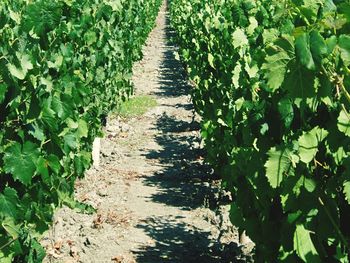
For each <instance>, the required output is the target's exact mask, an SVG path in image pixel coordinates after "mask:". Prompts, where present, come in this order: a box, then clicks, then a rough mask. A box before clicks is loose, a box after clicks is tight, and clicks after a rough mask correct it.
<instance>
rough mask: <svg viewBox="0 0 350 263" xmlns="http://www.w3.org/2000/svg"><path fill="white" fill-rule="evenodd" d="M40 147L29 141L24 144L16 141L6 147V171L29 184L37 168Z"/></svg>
mask: <svg viewBox="0 0 350 263" xmlns="http://www.w3.org/2000/svg"><path fill="white" fill-rule="evenodd" d="M38 149H39V147H38V146H37V145H36V144H34V143H32V142H30V141H27V142H25V143H24V145H23V146H22V145H21V144H20V143H18V142H16V143H14V144H13V145H12V146H10V147H9V148H7V149H6V151H5V155H4V158H3V160H4V169H5V172H7V173H11V174H12V175H13V178H14V179H16V180H19V181H20V182H22V183H23V184H25V185H29V184H30V183H31V181H32V176H33V175H34V172H35V170H36V165H35V161H36V160H37V159H38V158H39V150H38Z"/></svg>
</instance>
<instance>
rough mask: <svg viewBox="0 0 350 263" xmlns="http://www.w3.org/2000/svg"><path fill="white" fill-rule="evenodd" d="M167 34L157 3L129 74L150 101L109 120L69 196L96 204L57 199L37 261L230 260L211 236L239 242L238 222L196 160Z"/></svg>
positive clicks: (189, 110) (181, 76) (194, 133)
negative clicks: (86, 207)
mask: <svg viewBox="0 0 350 263" xmlns="http://www.w3.org/2000/svg"><path fill="white" fill-rule="evenodd" d="M172 34H173V32H172V31H171V30H170V28H169V17H168V12H167V6H166V4H163V6H162V7H161V11H160V13H159V16H158V18H157V21H156V27H155V28H154V30H153V31H152V32H151V34H150V36H149V38H148V41H147V43H146V45H145V47H144V50H143V54H144V57H143V59H142V61H140V62H138V63H137V64H136V65H135V67H134V74H133V82H134V84H135V94H136V95H137V96H139V95H145V96H152V97H154V98H155V99H156V101H157V106H156V107H154V108H152V109H151V110H149V111H148V112H147V113H145V114H144V115H143V116H142V117H139V118H132V119H129V120H126V121H125V120H122V119H120V118H118V117H111V118H110V119H109V120H108V124H107V127H106V132H105V138H103V139H102V141H101V164H100V166H99V168H98V169H96V168H92V169H90V170H89V171H88V172H87V173H86V177H85V178H84V179H82V180H79V181H78V182H77V186H76V197H77V199H78V200H79V201H82V202H85V203H87V204H90V205H92V206H93V207H95V208H96V209H97V213H94V214H92V215H87V214H82V213H78V212H76V211H74V210H72V209H69V208H66V207H64V208H62V209H60V210H59V211H58V212H57V213H56V215H55V217H54V225H53V228H52V229H51V230H50V231H49V233H48V236H46V237H45V238H44V239H43V241H42V243H43V244H44V245H45V246H46V249H47V253H48V256H47V257H46V259H45V262H65V263H68V262H83V263H88V262H92V263H95V262H119V263H121V262H125V263H127V262H129V263H131V262H140V263H141V262H150V263H151V262H152V263H153V262H186V263H189V262H199V263H203V262H204V263H205V262H231V260H233V258H232V254H231V260H229V259H224V257H223V255H222V254H219V253H218V251H219V250H220V248H218V245H219V243H220V245H222V244H224V243H225V242H226V243H227V244H229V243H231V245H232V244H236V243H238V237H237V231H236V230H235V229H234V228H233V227H232V226H231V225H230V224H229V222H228V216H227V215H226V216H222V215H220V214H218V213H217V211H218V210H217V208H216V203H217V202H219V201H218V200H217V199H219V198H225V197H222V195H221V194H220V190H219V188H218V186H215V184H213V180H212V179H211V177H212V175H211V169H210V168H209V167H208V166H206V165H204V164H203V157H202V156H201V155H202V151H203V150H202V149H201V147H200V139H199V123H198V119H197V117H196V115H195V113H194V111H193V105H192V103H191V99H190V96H189V89H190V87H189V86H188V83H187V81H186V78H185V75H186V74H185V72H184V70H183V68H182V66H181V63H180V62H179V61H177V60H176V59H175V51H176V47H175V46H174V45H173V44H172V42H171V39H172ZM216 184H218V182H217V183H216ZM226 208H227V207H226ZM220 209H221V208H220ZM215 210H216V212H215ZM226 214H227V212H226ZM220 233H221V234H220ZM223 233H224V234H223ZM218 238H219V240H218ZM232 262H245V261H232Z"/></svg>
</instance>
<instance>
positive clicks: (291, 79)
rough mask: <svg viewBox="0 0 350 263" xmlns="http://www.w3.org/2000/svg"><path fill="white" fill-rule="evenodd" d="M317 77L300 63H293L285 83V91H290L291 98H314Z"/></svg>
mask: <svg viewBox="0 0 350 263" xmlns="http://www.w3.org/2000/svg"><path fill="white" fill-rule="evenodd" d="M314 82H315V76H314V75H313V74H312V73H311V71H309V70H306V69H305V68H304V67H302V66H301V65H300V64H298V63H291V64H290V66H289V73H288V74H287V76H286V79H285V81H284V83H283V89H285V90H287V91H288V94H289V96H290V97H291V98H293V99H294V98H303V99H305V98H314V97H315V95H316V90H315V86H314Z"/></svg>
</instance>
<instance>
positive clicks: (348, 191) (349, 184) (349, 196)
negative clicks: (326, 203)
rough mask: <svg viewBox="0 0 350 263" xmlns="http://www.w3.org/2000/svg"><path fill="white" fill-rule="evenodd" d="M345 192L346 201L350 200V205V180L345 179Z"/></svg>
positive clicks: (349, 201)
mask: <svg viewBox="0 0 350 263" xmlns="http://www.w3.org/2000/svg"><path fill="white" fill-rule="evenodd" d="M343 187H344V189H343V193H344V195H345V199H346V201H348V203H349V205H350V181H345V182H344V183H343Z"/></svg>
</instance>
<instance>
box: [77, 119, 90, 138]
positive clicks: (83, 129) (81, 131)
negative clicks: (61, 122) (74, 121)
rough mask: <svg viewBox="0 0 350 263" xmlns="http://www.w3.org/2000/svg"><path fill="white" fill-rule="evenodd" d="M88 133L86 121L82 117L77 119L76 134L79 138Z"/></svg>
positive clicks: (86, 135)
mask: <svg viewBox="0 0 350 263" xmlns="http://www.w3.org/2000/svg"><path fill="white" fill-rule="evenodd" d="M88 133H89V129H88V125H87V123H86V121H84V120H83V119H80V120H79V121H78V136H79V138H82V137H85V138H86V137H88Z"/></svg>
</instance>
